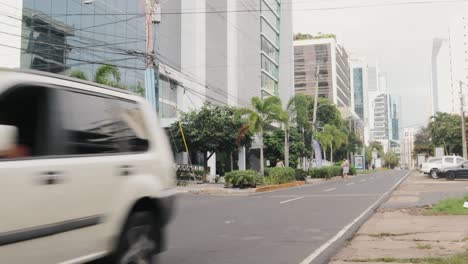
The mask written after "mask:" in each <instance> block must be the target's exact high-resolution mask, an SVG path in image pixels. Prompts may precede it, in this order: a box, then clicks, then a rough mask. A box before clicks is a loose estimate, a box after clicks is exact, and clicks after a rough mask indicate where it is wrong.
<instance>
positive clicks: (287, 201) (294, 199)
mask: <svg viewBox="0 0 468 264" xmlns="http://www.w3.org/2000/svg"><path fill="white" fill-rule="evenodd" d="M302 198H304V196H301V197H296V198H293V199H289V200H286V201H282V202H280V204H284V203H289V202H292V201H296V200H299V199H302Z"/></svg>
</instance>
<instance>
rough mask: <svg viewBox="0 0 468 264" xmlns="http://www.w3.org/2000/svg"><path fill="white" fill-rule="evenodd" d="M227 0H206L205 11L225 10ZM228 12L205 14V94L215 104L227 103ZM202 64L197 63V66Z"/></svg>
mask: <svg viewBox="0 0 468 264" xmlns="http://www.w3.org/2000/svg"><path fill="white" fill-rule="evenodd" d="M227 5H228V4H227V0H207V1H206V10H207V11H223V10H227ZM227 15H228V13H207V14H206V31H205V32H206V35H205V37H206V53H205V55H206V66H205V67H206V84H207V85H208V86H209V89H208V90H207V95H208V96H209V97H212V98H213V101H214V103H216V104H226V103H227V69H228V66H229V65H228V64H229V63H228V61H227V55H226V54H227V47H228V45H227V25H228V18H227ZM198 66H199V67H203V65H197V67H198Z"/></svg>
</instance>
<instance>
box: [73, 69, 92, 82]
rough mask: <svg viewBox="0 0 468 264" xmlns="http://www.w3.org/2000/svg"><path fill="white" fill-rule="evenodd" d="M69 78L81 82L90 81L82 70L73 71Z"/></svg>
mask: <svg viewBox="0 0 468 264" xmlns="http://www.w3.org/2000/svg"><path fill="white" fill-rule="evenodd" d="M68 76H70V77H73V78H77V79H81V80H88V77H86V74H85V73H84V72H83V71H82V70H73V71H71V72H70V73H69V74H68Z"/></svg>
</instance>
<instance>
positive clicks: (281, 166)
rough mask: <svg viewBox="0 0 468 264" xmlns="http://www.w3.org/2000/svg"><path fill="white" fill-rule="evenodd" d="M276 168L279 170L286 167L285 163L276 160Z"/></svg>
mask: <svg viewBox="0 0 468 264" xmlns="http://www.w3.org/2000/svg"><path fill="white" fill-rule="evenodd" d="M276 167H277V168H283V167H284V163H283V161H282V160H280V159H276Z"/></svg>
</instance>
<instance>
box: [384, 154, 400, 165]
mask: <svg viewBox="0 0 468 264" xmlns="http://www.w3.org/2000/svg"><path fill="white" fill-rule="evenodd" d="M383 160H384V162H385V166H387V167H389V168H391V169H393V168H395V167H396V166H398V164H399V163H400V159H399V158H398V156H397V154H396V153H395V152H393V151H389V152H387V153H385V155H384V157H383Z"/></svg>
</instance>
